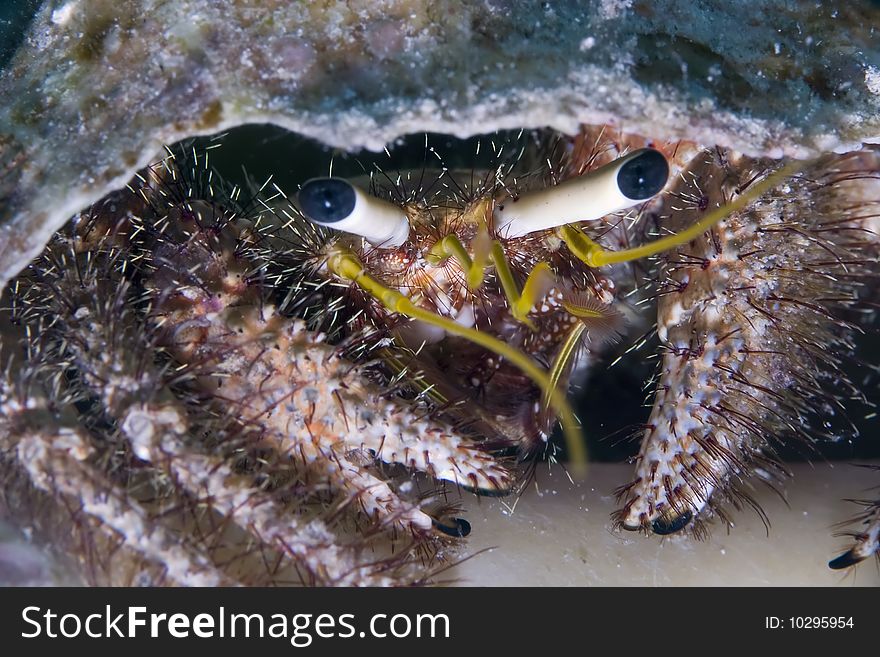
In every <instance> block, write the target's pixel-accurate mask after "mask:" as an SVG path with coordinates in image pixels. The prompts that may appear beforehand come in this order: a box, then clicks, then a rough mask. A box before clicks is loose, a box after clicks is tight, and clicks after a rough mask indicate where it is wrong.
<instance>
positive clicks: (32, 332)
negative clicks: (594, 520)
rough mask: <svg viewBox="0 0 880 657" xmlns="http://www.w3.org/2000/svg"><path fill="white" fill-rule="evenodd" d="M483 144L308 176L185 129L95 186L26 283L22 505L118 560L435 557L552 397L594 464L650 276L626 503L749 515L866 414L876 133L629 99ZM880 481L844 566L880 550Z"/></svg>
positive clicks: (360, 562) (358, 579)
mask: <svg viewBox="0 0 880 657" xmlns="http://www.w3.org/2000/svg"><path fill="white" fill-rule="evenodd" d="M480 143H490V144H491V146H492V151H493V154H492V157H491V158H490V160H491V163H492V165H491V166H489V167H487V168H486V169H485V170H484V171H477V170H474V169H471V170H463V171H459V170H453V169H451V168H449V167H446V166H443V165H441V166H439V167H436V168H435V169H433V170H432V169H431V168H430V167H427V166H424V167H422V168H421V169H420V170H416V171H411V172H400V173H397V174H395V173H392V172H391V171H389V170H382V169H376V170H368V173H369V174H370V175H369V176H368V177H367V178H366V179H364V180H361V181H357V180H353V181H349V180H346V179H343V178H341V177H336V176H333V175H331V176H330V177H324V178H313V179H310V180H306V181H303V182H302V184H301V185H300V187H299V189H298V190H289V191H288V190H284V189H283V188H282V187H280V186H278V185H273V184H271V183H266V184H265V185H262V186H259V185H254V186H252V187H253V189H250V188H245V187H240V186H230V185H226V184H225V183H223V181H222V180H220V179H219V176H217V175H215V172H214V170H213V168H212V167H211V165H210V163H209V155H210V153H211V152H212V149H213V148H214V144H211V143H210V142H209V145H208V146H207V148H205V147H204V145H202V146H199V147H196V146H195V145H193V144H188V145H186V146H178V147H175V148H173V149H169V154H168V156H167V157H166V158H164V159H162V160H161V161H160V162H158V163H156V164H155V165H153V166H151V167H149V168H148V169H147V170H146V171H144V172H142V173H141V174H139V175H138V176H137V177H136V178H135V179H134V180H133V181H132V183H131V185H130V190H128V191H123V192H120V193H119V194H116V195H113V196H112V197H110V198H108V199H105V200H104V201H102V202H101V203H99V204H97V205H95V206H93V207H92V208H90V209H89V210H87V211H85V212H83V213H81V214H79V215H78V216H77V217H76V218H75V219H74V221H73V222H72V223H71V225H70V226H69V227H67V228H66V229H65V230H64V231H62V232H61V233H59V234H58V235H57V236H56V238H55V239H54V240H53V242H52V243H51V244H50V245H49V246H48V247H47V250H46V252H45V253H44V255H43V256H42V257H41V258H40V259H39V260H38V261H36V262H35V263H34V264H33V265H32V266H31V267H30V268H29V270H28V271H27V272H25V273H24V274H23V275H22V276H20V277H19V278H18V279H17V280H16V281H15V282H14V283H13V284H12V285H11V286H10V289H9V290H8V291H7V299H8V308H9V315H10V317H11V318H12V321H13V324H14V325H15V326H17V327H18V328H19V330H20V332H21V334H22V338H21V345H22V351H21V353H19V354H14V355H13V356H12V357H11V360H10V361H9V362H11V363H13V364H14V366H15V367H16V368H17V369H18V373H17V375H16V376H13V374H12V371H13V370H12V369H10V370H9V371H8V373H7V376H6V380H5V382H4V384H3V388H2V390H0V404H2V408H3V420H2V424H0V435H2V437H3V441H4V442H3V461H2V463H3V466H4V470H5V472H6V473H7V478H6V481H7V485H6V487H5V491H6V492H5V494H4V500H5V504H6V506H7V507H9V506H10V505H14V504H17V505H19V506H27V507H28V508H34V507H35V505H48V506H52V507H53V513H54V516H52V517H53V518H56V519H57V517H59V516H60V517H63V519H64V521H63V522H58V521H57V520H56V524H59V525H60V526H71V525H72V526H73V527H75V531H74V532H72V534H71V538H69V539H68V540H72V541H75V542H78V543H77V545H78V547H76V548H71V551H72V552H74V553H76V554H78V555H88V556H86V557H79V558H81V559H85V560H86V561H87V562H88V564H89V569H90V570H89V573H90V575H89V578H90V580H91V581H96V582H109V583H119V582H123V583H130V582H131V581H133V577H134V575H133V573H140V575H139V577H140V578H141V579H139V580H137V581H147V582H163V583H164V582H168V583H178V584H193V583H196V584H226V583H263V584H264V583H270V582H271V583H279V582H282V583H284V582H299V583H323V584H343V585H353V584H368V585H369V584H395V583H411V582H422V581H427V580H431V579H432V578H433V577H435V576H436V575H437V574H438V572H439V571H440V570H441V569H442V567H443V564H444V563H449V559H450V555H452V554H455V552H454V550H452V546H453V545H454V544H455V542H456V540H457V539H458V538H459V537H461V536H464V535H466V534H467V533H468V532H469V531H470V528H469V525H468V523H467V521H466V520H465V519H464V518H460V517H457V515H460V514H458V513H457V510H456V506H455V495H457V494H459V492H457V491H467V492H474V493H476V494H478V495H516V494H517V493H518V491H519V490H520V489H521V487H522V485H523V482H524V481H527V480H528V478H529V477H530V476H531V469H530V464H532V463H534V460H535V459H536V458H538V457H539V456H541V455H542V454H545V453H547V452H549V453H551V455H552V451H553V450H554V449H555V447H554V442H553V441H552V440H551V439H550V437H551V433H552V430H553V427H554V425H555V424H556V422H557V420H558V421H559V423H560V425H561V427H562V430H563V433H564V435H565V437H566V441H565V448H566V450H567V453H568V454H567V456H568V458H569V464H570V465H569V467H570V468H571V469H573V470H576V469H577V466H578V464H580V463H583V462H584V460H585V456H584V454H583V441H582V439H581V427H580V424H581V423H580V422H579V420H578V418H577V417H576V415H575V413H574V411H573V410H572V408H571V406H570V402H569V401H568V400H567V392H568V390H569V388H570V386H571V385H572V384H573V383H577V382H579V381H581V380H583V379H584V377H585V376H586V375H587V374H588V373H589V369H590V365H591V363H592V362H593V361H594V360H595V359H596V358H598V357H599V356H600V355H601V353H602V351H603V348H604V347H603V345H604V343H605V341H606V340H607V338H609V337H614V336H619V335H623V334H624V333H625V330H626V324H627V321H628V319H629V320H630V321H632V319H633V317H634V316H636V314H637V302H639V303H642V304H643V305H647V304H648V303H649V302H652V301H655V300H656V305H657V324H656V333H657V336H658V338H659V342H660V344H661V346H662V349H663V354H662V359H661V363H660V371H659V373H658V377H657V383H656V394H655V401H654V406H653V410H652V412H651V416H650V419H649V420H648V422H647V423H646V424H645V425H644V426H643V427H641V428H640V429H639V432H640V433H641V434H642V445H641V451H640V453H639V455H638V457H637V458H636V469H637V474H636V478H635V479H634V481H633V482H632V483H630V484H628V485H626V486H623V487H622V488H621V489H620V491H619V495H620V499H621V507H620V510H619V512H618V513H617V514H616V516H615V518H614V521H615V523H616V525H617V526H618V527H621V528H624V529H630V530H641V531H645V532H649V533H654V534H660V535H664V534H670V533H673V532H678V531H683V530H685V529H687V528H690V529H692V530H693V531H694V532H696V533H697V534H698V535H699V534H700V533H702V532H704V531H705V528H706V526H707V521H709V520H711V519H713V518H717V519H720V521H721V522H722V523H727V524H730V522H731V521H730V518H731V509H734V510H735V509H738V508H739V507H741V506H742V505H743V504H749V503H750V498H749V497H748V492H747V488H746V487H747V485H749V483H750V482H751V480H753V479H755V478H757V479H760V480H764V481H766V482H768V483H770V484H771V485H776V484H777V482H778V481H779V480H780V479H781V478H782V476H784V474H785V466H784V465H782V464H781V463H779V462H778V460H777V459H776V458H775V455H774V448H775V446H776V445H777V444H778V443H779V442H783V441H791V440H795V439H800V440H802V441H805V444H808V445H812V444H814V443H815V442H816V441H819V440H820V439H823V438H835V437H838V436H839V435H842V434H841V432H842V431H843V429H840V428H838V427H836V426H834V424H833V420H834V419H836V418H839V417H840V416H841V415H842V409H843V405H844V402H845V401H848V400H850V399H851V398H857V397H859V395H860V391H859V388H858V387H857V386H856V385H854V384H853V383H851V382H850V377H849V375H848V373H847V371H846V370H845V368H844V366H843V365H842V362H843V361H844V360H846V359H848V358H850V357H851V355H852V352H853V350H854V347H853V334H854V333H855V332H857V331H859V330H863V329H864V330H866V329H867V328H868V327H869V324H870V321H871V318H872V315H871V312H870V308H871V306H870V303H871V302H872V301H873V300H872V298H871V294H872V292H873V287H872V284H871V282H872V281H873V280H874V279H875V277H876V272H877V268H876V262H877V250H878V238H877V219H876V217H877V215H878V212H877V207H878V204H880V153H878V151H877V149H874V148H866V149H864V150H862V151H859V152H854V153H849V154H844V155H828V156H825V157H822V158H819V159H817V160H815V161H812V162H806V163H805V162H795V163H789V164H780V163H778V162H774V161H771V160H761V159H754V158H749V157H746V156H742V155H739V154H737V153H734V152H731V151H728V150H725V149H722V148H720V147H713V148H703V147H700V146H699V145H697V144H691V143H686V142H674V143H667V142H663V141H656V140H650V139H647V138H642V137H638V136H632V135H624V134H621V133H619V132H617V131H615V130H613V129H612V128H610V127H607V126H587V127H584V128H583V130H582V131H581V133H580V134H579V135H577V136H575V137H566V136H563V135H558V134H550V133H548V132H546V131H545V132H534V133H533V132H529V131H523V132H522V133H520V134H518V135H515V136H513V137H511V136H507V137H505V138H502V137H500V136H494V137H490V138H487V139H486V140H485V142H480ZM200 149H203V150H200ZM425 150H426V153H427V152H429V150H430V149H429V148H428V146H427V144H426V147H425ZM431 152H433V151H431ZM536 153H537V155H536ZM817 418H818V421H817ZM581 420H583V424H584V425H585V426H588V425H589V422H588V418H581ZM816 427H820V428H819V429H817V428H816ZM22 490H26V491H28V493H27V494H23V493H22V492H21V491H22ZM878 509H880V507H878V504H877V503H876V502H871V501H868V502H866V503H865V512H864V514H863V515H862V516H860V518H859V522H861V523H862V524H861V525H860V526H859V528H858V529H857V531H855V532H854V539H855V542H854V547H853V548H852V549H851V550H850V551H849V552H847V553H846V554H845V555H843V556H841V557H839V558H838V559H835V560H834V561H832V562H831V565H832V567H836V568H837V567H847V566H850V565H852V564H855V563H857V562H858V561H861V560H862V559H864V558H866V557H868V556H870V555H871V554H873V553H876V552H877V549H878V531H880V511H878ZM38 515H39V514H37V513H34V516H35V517H37V516H38ZM43 515H44V516H45V515H46V514H43ZM65 523H66V524H65ZM49 525H50V523H43V525H42V527H38V528H37V529H38V530H40V531H43V532H47V533H49V534H51V533H52V527H51V526H49ZM389 539H390V540H389ZM86 543H88V544H89V545H90V546H92V548H91V549H89V550H86V549H84V548H83V547H82V546H83V545H84V544H86ZM108 546H110V547H109V548H108ZM111 552H113V553H114V554H119V555H124V556H125V557H126V558H125V559H106V558H105V559H99V558H97V556H96V555H106V554H110V553H111ZM144 573H147V574H146V575H144Z"/></svg>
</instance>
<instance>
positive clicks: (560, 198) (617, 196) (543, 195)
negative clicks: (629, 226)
mask: <svg viewBox="0 0 880 657" xmlns="http://www.w3.org/2000/svg"><path fill="white" fill-rule="evenodd" d="M668 178H669V164H668V163H667V161H666V158H665V157H664V156H663V154H662V153H661V152H660V151H658V150H655V149H653V148H643V149H641V150H637V151H634V152H633V153H630V154H629V155H626V156H624V157H621V158H619V159H617V160H615V161H614V162H611V163H609V164H606V165H605V166H603V167H600V168H599V169H596V170H595V171H591V172H590V173H587V174H585V175H583V176H578V177H576V178H569V179H568V180H566V181H564V182H562V183H560V184H558V185H555V186H553V187H549V188H547V189H543V190H540V191H536V192H531V193H528V194H523V195H522V196H520V197H519V198H511V199H507V200H506V201H504V202H502V203H498V204H496V206H495V214H494V218H495V228H496V229H497V231H498V233H499V235H501V236H502V237H505V238H512V237H522V236H523V235H528V234H529V233H534V232H536V231H539V230H546V229H548V228H556V227H558V226H563V225H565V224H570V223H574V222H577V221H589V220H591V219H599V218H600V217H604V216H605V215H606V214H610V213H611V212H617V211H618V210H625V209H626V208H630V207H632V206H634V205H637V204H639V203H643V202H644V201H647V200H648V199H649V198H651V197H652V196H654V195H655V194H657V193H658V192H659V191H660V190H661V189H663V187H664V186H665V185H666V181H667V179H668Z"/></svg>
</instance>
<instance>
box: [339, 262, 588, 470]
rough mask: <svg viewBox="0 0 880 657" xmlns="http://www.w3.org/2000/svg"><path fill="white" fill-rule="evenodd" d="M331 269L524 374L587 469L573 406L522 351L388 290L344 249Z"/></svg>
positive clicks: (390, 306) (574, 458)
mask: <svg viewBox="0 0 880 657" xmlns="http://www.w3.org/2000/svg"><path fill="white" fill-rule="evenodd" d="M327 266H328V268H329V269H330V271H332V272H333V273H335V274H336V275H337V276H340V277H341V278H344V279H347V280H350V281H353V282H354V283H356V284H357V285H358V286H359V287H361V289H363V290H364V291H366V292H367V293H369V294H370V295H371V296H373V297H374V298H375V299H377V300H378V301H380V302H381V303H382V305H384V306H385V307H386V308H388V310H390V311H392V312H396V313H400V314H401V315H404V316H406V317H409V318H411V319H416V320H419V321H422V322H425V323H426V324H430V325H432V326H436V327H438V328H441V329H443V330H444V331H446V332H447V333H449V334H451V335H457V336H459V337H462V338H465V339H466V340H470V341H471V342H473V343H474V344H477V345H479V346H481V347H483V348H484V349H488V350H489V351H491V352H493V353H495V354H497V355H498V356H500V357H501V358H504V359H506V360H508V361H509V362H511V363H512V364H514V365H515V366H516V367H518V368H519V369H520V370H522V372H523V373H524V374H526V375H527V376H528V377H529V378H530V379H532V381H534V382H535V384H536V385H537V386H538V387H539V388H540V390H541V392H542V393H543V395H544V397H545V398H546V399H547V400H548V403H549V404H550V406H551V407H552V408H553V410H555V411H556V413H557V415H558V416H559V422H560V424H561V425H562V431H563V433H564V435H565V439H566V444H567V445H568V449H569V451H570V452H571V460H572V462H573V463H574V464H575V467H577V468H579V469H582V468H583V467H584V464H585V463H586V454H585V451H584V447H583V444H582V442H581V440H580V432H579V431H578V427H579V425H578V422H577V420H576V419H575V415H574V412H573V411H572V409H571V406H569V404H568V401H567V400H566V398H565V391H562V390H559V389H558V387H557V386H556V385H554V384H553V382H552V381H551V379H550V376H548V374H547V373H546V372H545V371H544V370H543V369H542V368H541V367H540V366H539V365H538V364H537V363H535V361H533V360H532V359H531V358H529V357H528V356H527V355H526V354H524V353H523V352H521V351H519V350H518V349H514V348H513V347H511V346H510V345H508V344H505V343H504V342H502V341H501V340H499V339H497V338H495V337H493V336H491V335H488V334H486V333H482V332H481V331H477V330H475V329H472V328H468V327H465V326H462V325H461V324H459V323H457V322H455V321H453V320H451V319H448V318H446V317H443V316H441V315H438V314H436V313H433V312H431V311H429V310H425V309H424V308H420V307H419V306H417V305H415V304H414V303H413V302H412V300H411V299H410V298H409V297H407V296H405V295H404V294H402V293H400V292H398V291H397V290H392V289H391V288H389V287H386V286H385V285H383V284H382V283H380V282H379V281H378V280H376V279H375V278H373V277H372V276H370V275H369V274H368V273H367V272H366V271H365V270H364V266H363V264H361V262H360V260H358V258H357V256H356V255H354V253H352V252H351V251H349V250H347V249H345V248H344V247H341V246H337V247H335V248H334V249H333V251H332V252H331V253H330V256H329V258H328V260H327Z"/></svg>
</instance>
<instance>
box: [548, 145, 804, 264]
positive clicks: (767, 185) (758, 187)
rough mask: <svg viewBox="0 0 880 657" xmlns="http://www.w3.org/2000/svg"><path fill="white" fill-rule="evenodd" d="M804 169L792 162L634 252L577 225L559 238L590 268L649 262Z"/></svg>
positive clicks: (566, 227)
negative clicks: (609, 245)
mask: <svg viewBox="0 0 880 657" xmlns="http://www.w3.org/2000/svg"><path fill="white" fill-rule="evenodd" d="M804 166H806V165H805V164H804V163H803V162H792V163H790V164H787V165H786V166H784V167H782V168H781V169H779V170H777V171H775V172H774V173H772V174H770V175H769V176H767V177H766V178H764V179H763V180H762V181H761V182H759V183H756V184H754V185H752V186H751V187H750V188H749V189H748V191H747V192H746V193H744V194H741V195H740V196H738V197H737V198H736V199H734V200H733V201H731V202H730V203H728V204H727V205H724V206H721V207H719V208H716V209H715V210H713V211H712V212H709V213H708V214H707V215H706V216H705V217H703V218H702V219H700V220H699V221H698V222H696V223H695V224H694V225H693V226H690V227H689V228H686V229H685V230H683V231H681V232H680V233H676V234H675V235H667V236H666V237H661V238H660V239H658V240H655V241H653V242H649V243H648V244H643V245H641V246H636V247H633V248H631V249H622V250H620V251H608V250H606V249H604V248H602V247H601V246H600V245H599V244H597V243H596V242H594V241H593V240H591V239H590V238H589V237H587V236H586V235H585V234H584V233H583V231H581V230H580V229H579V228H577V227H576V226H575V225H574V224H569V225H566V226H562V227H560V228H559V231H558V232H559V236H560V237H561V238H562V239H563V241H564V242H565V243H566V245H568V248H569V249H570V250H571V252H572V253H573V254H574V255H575V256H577V257H578V258H579V259H580V260H581V261H583V262H584V263H585V264H587V265H589V266H590V267H603V266H605V265H613V264H616V263H621V262H630V261H631V260H639V259H641V258H647V257H649V256H653V255H657V254H658V253H663V252H664V251H668V250H670V249H674V248H676V247H678V246H681V245H682V244H687V243H688V242H690V241H692V240H695V239H696V238H698V237H699V236H700V235H702V234H703V233H705V232H706V231H707V230H709V229H710V228H712V226H714V225H715V224H717V223H718V222H719V221H721V220H722V219H724V218H725V217H728V216H730V215H731V214H732V213H734V212H736V211H738V210H741V209H742V208H744V207H745V206H746V205H748V204H749V203H751V202H752V201H754V200H755V199H757V198H758V197H760V196H761V195H763V194H764V193H765V192H768V191H770V190H771V189H773V188H774V187H776V186H777V185H778V184H779V183H781V182H782V181H783V180H784V179H785V178H787V177H788V176H790V175H792V174H793V173H795V172H797V171H798V170H800V169H802V168H803V167H804Z"/></svg>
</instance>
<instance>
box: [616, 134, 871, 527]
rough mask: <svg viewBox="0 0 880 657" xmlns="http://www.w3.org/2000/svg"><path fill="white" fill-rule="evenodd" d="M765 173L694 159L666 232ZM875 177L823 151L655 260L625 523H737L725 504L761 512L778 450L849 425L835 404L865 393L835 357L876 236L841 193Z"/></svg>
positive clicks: (858, 160)
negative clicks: (762, 486) (645, 378)
mask: <svg viewBox="0 0 880 657" xmlns="http://www.w3.org/2000/svg"><path fill="white" fill-rule="evenodd" d="M769 165H770V163H768V162H761V161H754V160H750V159H748V158H745V157H741V156H738V155H736V154H733V153H730V152H726V151H723V150H721V149H713V150H709V151H706V152H704V153H702V154H700V155H698V156H697V157H696V158H695V159H694V160H693V161H692V163H691V164H690V165H689V166H688V167H687V168H686V169H685V170H684V171H683V172H682V173H681V174H680V176H679V180H678V181H677V184H676V185H675V186H674V187H673V189H672V191H671V193H670V198H669V200H668V208H667V210H666V213H667V216H665V217H664V223H663V226H664V229H668V230H670V231H672V232H678V231H680V230H682V229H683V228H685V227H687V226H690V225H693V224H694V223H696V222H697V221H698V220H699V219H700V217H701V216H703V215H704V213H706V212H711V211H712V210H713V209H715V208H716V207H720V206H723V205H727V204H729V203H730V202H731V201H732V200H735V199H736V198H737V197H738V196H739V195H741V194H743V193H748V192H747V190H748V188H749V186H751V185H753V184H756V182H757V181H760V180H761V179H762V178H763V177H764V176H766V175H767V171H768V167H769ZM876 176H877V159H876V153H875V152H874V151H869V152H868V155H867V156H866V155H865V154H860V153H854V154H850V155H844V156H827V157H824V158H822V159H821V160H819V161H817V162H815V163H813V164H812V165H810V167H809V168H808V169H806V170H805V171H803V172H802V173H801V174H799V175H795V176H792V177H791V178H790V179H789V180H788V182H787V183H786V184H785V185H783V186H781V187H780V188H779V189H777V190H775V191H772V192H768V193H766V194H764V195H763V196H762V197H761V198H760V199H758V200H757V201H756V202H754V203H751V204H750V205H749V206H748V207H747V208H745V209H742V210H740V211H737V212H734V213H733V214H731V215H729V216H727V217H726V218H725V219H724V220H723V221H721V222H720V223H719V224H718V225H717V226H716V227H715V228H713V229H712V230H710V231H709V232H707V233H706V234H705V235H703V236H701V237H699V238H698V239H695V240H694V241H693V242H691V243H690V244H687V245H685V246H682V247H680V248H677V249H675V250H674V251H673V252H671V253H669V254H666V255H664V256H662V258H661V262H662V268H661V271H662V274H661V275H662V279H661V285H660V295H659V296H660V298H659V304H658V322H657V331H658V335H659V338H660V341H661V343H662V345H663V347H664V350H665V353H664V356H663V360H662V363H661V374H660V378H659V383H658V385H657V392H656V398H655V402H654V407H653V410H652V412H651V416H650V419H649V421H648V428H647V429H646V430H645V432H644V437H643V442H642V448H641V451H640V454H639V457H638V465H637V478H636V480H635V481H634V482H632V483H631V484H629V485H627V486H625V487H624V488H622V489H621V491H620V494H621V496H622V498H623V500H624V505H623V508H622V509H621V510H620V511H619V512H618V514H617V515H616V521H617V523H619V525H621V526H623V527H624V528H627V529H643V530H648V531H653V532H654V533H658V534H667V533H671V532H673V531H678V530H681V529H683V528H684V527H685V526H687V525H688V524H689V523H692V521H696V525H697V528H699V525H700V524H701V522H702V521H703V520H705V519H708V518H710V517H711V516H712V515H718V516H720V517H721V519H722V520H723V521H724V522H726V523H728V524H731V523H732V520H731V518H730V516H729V515H728V511H726V510H725V503H730V504H731V505H732V506H733V507H735V508H739V507H740V506H742V505H743V504H748V505H752V506H754V503H753V502H752V501H751V499H750V498H749V496H748V492H747V489H748V487H749V486H750V485H751V479H752V477H753V476H757V477H758V478H760V479H762V480H764V481H765V482H767V483H770V484H771V485H773V484H775V483H776V482H777V481H778V480H779V479H780V477H782V476H784V475H785V474H786V471H785V468H784V466H783V465H781V464H780V463H778V461H777V460H776V459H775V458H774V443H775V441H781V440H791V439H800V440H805V441H807V444H808V449H809V448H810V447H809V445H810V444H811V443H813V442H814V441H816V440H819V439H821V438H831V439H835V438H838V437H839V436H840V435H841V434H842V433H843V432H845V431H846V430H847V426H846V419H845V415H844V413H843V409H842V401H843V400H844V399H848V398H858V397H859V392H858V389H857V388H856V387H855V386H854V385H853V384H852V383H851V382H850V381H849V380H848V379H847V377H846V375H845V373H844V371H843V369H842V366H841V361H842V359H845V358H848V357H850V356H851V354H852V351H853V343H852V337H853V334H854V333H855V332H857V331H859V330H860V329H859V327H858V326H857V325H854V324H853V323H852V322H851V321H850V319H849V314H848V310H849V309H850V308H853V307H855V306H857V304H858V302H859V299H860V296H864V295H865V292H866V290H865V286H866V284H867V283H868V281H869V280H870V279H871V277H872V276H876V271H875V266H876V262H877V240H876V234H875V233H873V232H871V227H870V226H868V225H866V220H865V215H864V213H863V212H862V211H861V210H860V208H861V206H860V205H857V206H853V205H852V204H851V203H850V202H849V201H848V200H847V199H850V198H852V189H851V188H852V187H853V186H859V185H863V186H870V185H871V184H873V183H875V182H876V181H875V178H876ZM875 191H876V190H875ZM817 419H818V421H817ZM835 420H841V422H839V423H838V424H840V425H842V426H838V427H833V424H832V422H833V421H835ZM814 427H824V428H822V429H815V428H814ZM832 427H833V428H832Z"/></svg>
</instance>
